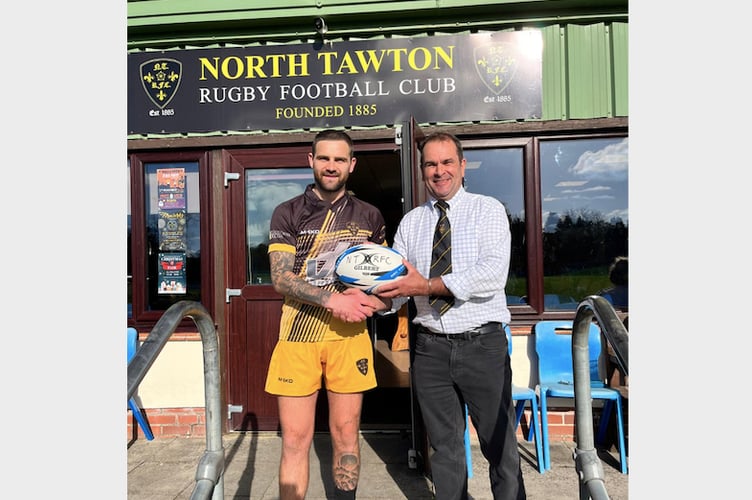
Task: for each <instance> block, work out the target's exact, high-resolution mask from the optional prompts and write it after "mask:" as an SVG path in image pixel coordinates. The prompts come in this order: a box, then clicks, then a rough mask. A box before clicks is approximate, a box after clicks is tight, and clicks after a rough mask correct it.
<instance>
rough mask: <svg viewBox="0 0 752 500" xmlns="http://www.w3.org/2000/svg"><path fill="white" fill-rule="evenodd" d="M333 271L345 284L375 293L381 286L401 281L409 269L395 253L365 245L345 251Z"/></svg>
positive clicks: (375, 246)
mask: <svg viewBox="0 0 752 500" xmlns="http://www.w3.org/2000/svg"><path fill="white" fill-rule="evenodd" d="M334 272H335V273H336V275H337V278H338V279H339V280H340V281H341V282H342V283H344V284H345V285H347V286H349V287H354V288H360V289H361V290H363V291H364V292H366V293H373V292H374V291H375V290H376V288H377V287H378V286H379V285H383V284H384V283H391V282H392V281H394V280H397V279H400V278H401V277H402V276H404V275H405V274H407V269H406V268H405V266H404V264H402V255H401V254H400V253H399V252H397V251H396V250H394V249H392V248H389V247H385V246H382V245H374V244H363V245H356V246H354V247H350V248H348V249H347V250H345V251H344V252H342V253H341V254H340V255H339V257H337V261H336V262H335V264H334Z"/></svg>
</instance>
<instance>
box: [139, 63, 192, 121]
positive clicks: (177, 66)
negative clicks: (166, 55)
mask: <svg viewBox="0 0 752 500" xmlns="http://www.w3.org/2000/svg"><path fill="white" fill-rule="evenodd" d="M140 69H141V72H140V74H141V84H142V85H143V86H144V91H145V92H146V95H148V96H149V99H151V102H153V103H154V104H155V105H156V106H157V107H159V108H160V109H164V107H165V106H167V105H168V104H169V103H170V101H171V100H172V98H173V97H175V94H176V93H177V91H178V87H180V77H181V75H182V73H183V64H182V63H181V62H180V61H176V60H175V59H151V60H149V61H146V62H144V63H142V64H141V67H140Z"/></svg>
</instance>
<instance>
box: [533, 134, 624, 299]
mask: <svg viewBox="0 0 752 500" xmlns="http://www.w3.org/2000/svg"><path fill="white" fill-rule="evenodd" d="M628 149H629V139H628V138H626V137H608V138H579V139H567V140H545V141H544V140H541V142H540V178H541V221H540V223H541V230H542V234H543V237H542V242H543V289H544V307H545V309H546V310H555V309H565V310H574V309H576V307H577V304H578V303H579V301H581V300H582V299H583V298H585V297H587V296H588V295H592V294H599V292H600V291H601V290H603V289H605V288H608V287H609V286H611V282H610V281H609V266H610V265H611V264H612V263H613V262H614V259H615V258H616V257H619V256H625V257H626V256H627V253H628V229H629V212H628V204H627V202H628V182H627V179H628Z"/></svg>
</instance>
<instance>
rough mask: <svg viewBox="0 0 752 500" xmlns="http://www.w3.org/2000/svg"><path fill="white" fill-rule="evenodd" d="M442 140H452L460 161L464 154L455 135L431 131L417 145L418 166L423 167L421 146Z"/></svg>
mask: <svg viewBox="0 0 752 500" xmlns="http://www.w3.org/2000/svg"><path fill="white" fill-rule="evenodd" d="M442 141H452V142H453V143H454V147H455V148H457V157H458V158H459V160H460V161H462V158H464V155H463V154H462V143H461V142H460V140H459V139H457V137H456V136H454V135H452V134H450V133H449V132H433V133H431V134H429V135H427V136H426V138H425V139H423V141H422V142H421V143H420V145H419V146H418V150H419V151H420V157H421V158H420V166H421V168H422V167H423V148H424V147H425V146H426V144H428V143H429V142H442Z"/></svg>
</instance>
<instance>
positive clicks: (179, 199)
mask: <svg viewBox="0 0 752 500" xmlns="http://www.w3.org/2000/svg"><path fill="white" fill-rule="evenodd" d="M157 191H158V193H159V199H158V200H157V204H158V206H159V209H160V210H165V211H170V210H185V206H186V205H185V169H184V168H160V169H158V170H157Z"/></svg>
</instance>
